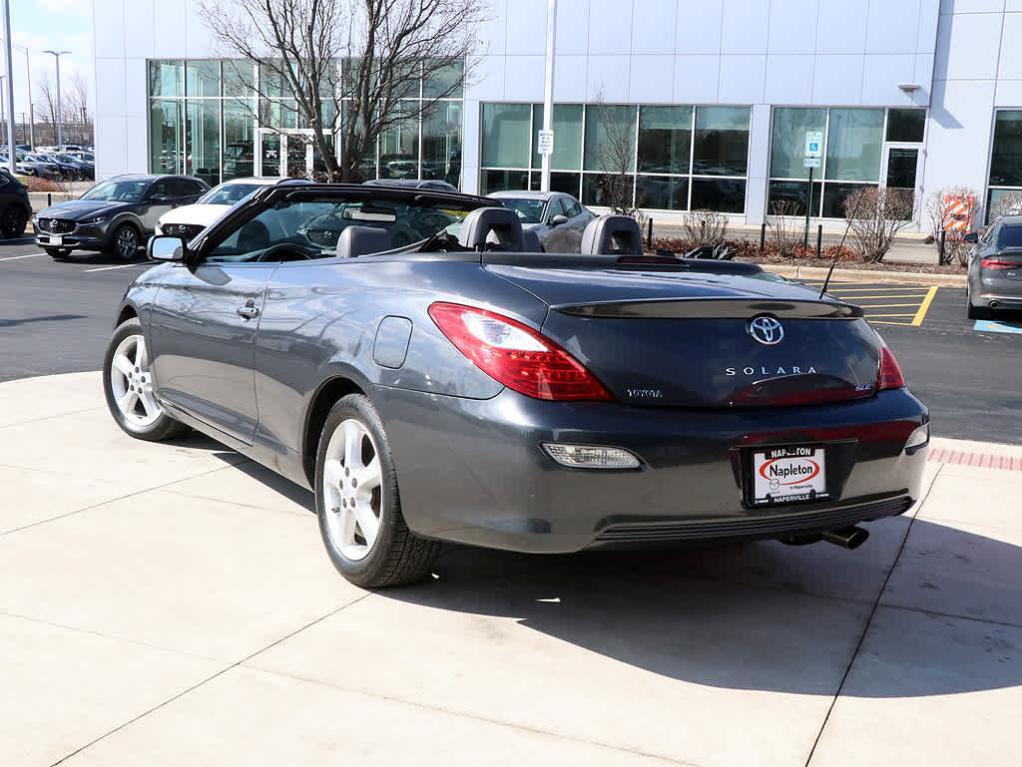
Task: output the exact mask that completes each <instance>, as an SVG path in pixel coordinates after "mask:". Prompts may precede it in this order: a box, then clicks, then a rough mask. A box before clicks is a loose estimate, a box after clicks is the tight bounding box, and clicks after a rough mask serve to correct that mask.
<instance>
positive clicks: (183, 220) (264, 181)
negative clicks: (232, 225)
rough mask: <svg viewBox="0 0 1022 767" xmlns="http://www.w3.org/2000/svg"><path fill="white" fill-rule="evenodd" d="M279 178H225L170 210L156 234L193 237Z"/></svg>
mask: <svg viewBox="0 0 1022 767" xmlns="http://www.w3.org/2000/svg"><path fill="white" fill-rule="evenodd" d="M278 181H280V179H279V178H276V179H271V178H238V179H233V180H231V181H225V182H224V183H222V184H220V185H219V186H215V187H213V188H212V189H210V190H209V191H208V192H206V193H205V194H204V195H202V197H200V198H199V199H198V200H196V201H195V202H194V203H192V204H191V205H182V206H181V207H178V208H174V209H173V210H169V211H167V212H166V213H164V214H163V215H162V216H160V219H159V221H157V222H156V234H171V235H174V236H176V237H183V238H185V239H186V240H190V239H192V238H193V237H195V236H196V235H197V234H198V233H199V232H201V231H202V230H203V229H205V228H206V227H207V226H209V225H210V224H212V223H213V222H214V221H216V220H217V219H218V218H220V217H221V216H222V215H224V213H226V212H227V211H229V210H230V209H231V208H232V207H233V206H234V205H235V204H237V203H238V202H241V200H243V199H245V198H246V197H248V196H249V195H250V194H252V193H253V192H255V191H257V190H259V189H261V188H262V187H264V186H272V185H273V184H276V183H277V182H278Z"/></svg>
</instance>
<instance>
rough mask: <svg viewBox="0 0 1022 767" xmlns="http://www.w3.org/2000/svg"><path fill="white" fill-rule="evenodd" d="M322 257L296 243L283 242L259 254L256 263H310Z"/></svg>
mask: <svg viewBox="0 0 1022 767" xmlns="http://www.w3.org/2000/svg"><path fill="white" fill-rule="evenodd" d="M319 256H320V254H319V252H317V251H315V250H313V249H312V248H307V247H305V246H304V245H298V244H297V243H294V242H282V243H279V244H277V245H274V246H273V247H271V248H268V249H267V250H264V251H263V252H262V253H261V254H259V258H257V259H256V261H303V260H304V261H309V260H312V259H314V258H318V257H319Z"/></svg>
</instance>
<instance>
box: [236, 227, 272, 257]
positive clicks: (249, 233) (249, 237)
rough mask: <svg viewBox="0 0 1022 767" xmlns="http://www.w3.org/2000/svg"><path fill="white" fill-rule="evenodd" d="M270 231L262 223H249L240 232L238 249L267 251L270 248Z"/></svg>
mask: <svg viewBox="0 0 1022 767" xmlns="http://www.w3.org/2000/svg"><path fill="white" fill-rule="evenodd" d="M270 244H271V243H270V230H269V229H267V228H266V224H264V223H263V222H262V221H258V220H255V221H249V222H248V223H247V224H245V225H244V226H243V227H241V231H240V232H238V248H239V249H240V250H243V251H246V252H248V251H252V250H265V249H266V248H268V247H270Z"/></svg>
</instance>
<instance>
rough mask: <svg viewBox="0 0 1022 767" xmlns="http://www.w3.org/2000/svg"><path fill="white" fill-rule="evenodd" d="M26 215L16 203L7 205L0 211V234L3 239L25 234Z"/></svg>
mask: <svg viewBox="0 0 1022 767" xmlns="http://www.w3.org/2000/svg"><path fill="white" fill-rule="evenodd" d="M26 224H28V215H27V214H26V213H25V211H24V210H23V209H22V208H20V207H19V206H17V205H8V206H7V207H6V208H4V209H3V212H2V213H0V235H3V237H4V239H8V240H13V239H15V238H17V237H21V236H22V235H24V234H25V225H26Z"/></svg>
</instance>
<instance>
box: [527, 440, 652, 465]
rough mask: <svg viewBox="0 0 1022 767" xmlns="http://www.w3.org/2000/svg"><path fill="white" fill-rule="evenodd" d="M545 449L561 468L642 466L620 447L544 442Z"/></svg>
mask: <svg viewBox="0 0 1022 767" xmlns="http://www.w3.org/2000/svg"><path fill="white" fill-rule="evenodd" d="M543 449H544V450H546V452H547V455H549V456H550V457H551V458H553V459H554V460H555V461H557V463H559V464H561V466H567V467H569V468H572V469H637V468H639V465H640V464H639V459H638V458H636V457H635V456H634V455H632V454H631V453H629V452H628V451H627V450H622V449H621V448H619V447H602V446H600V445H562V444H559V443H557V442H544V443H543Z"/></svg>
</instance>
